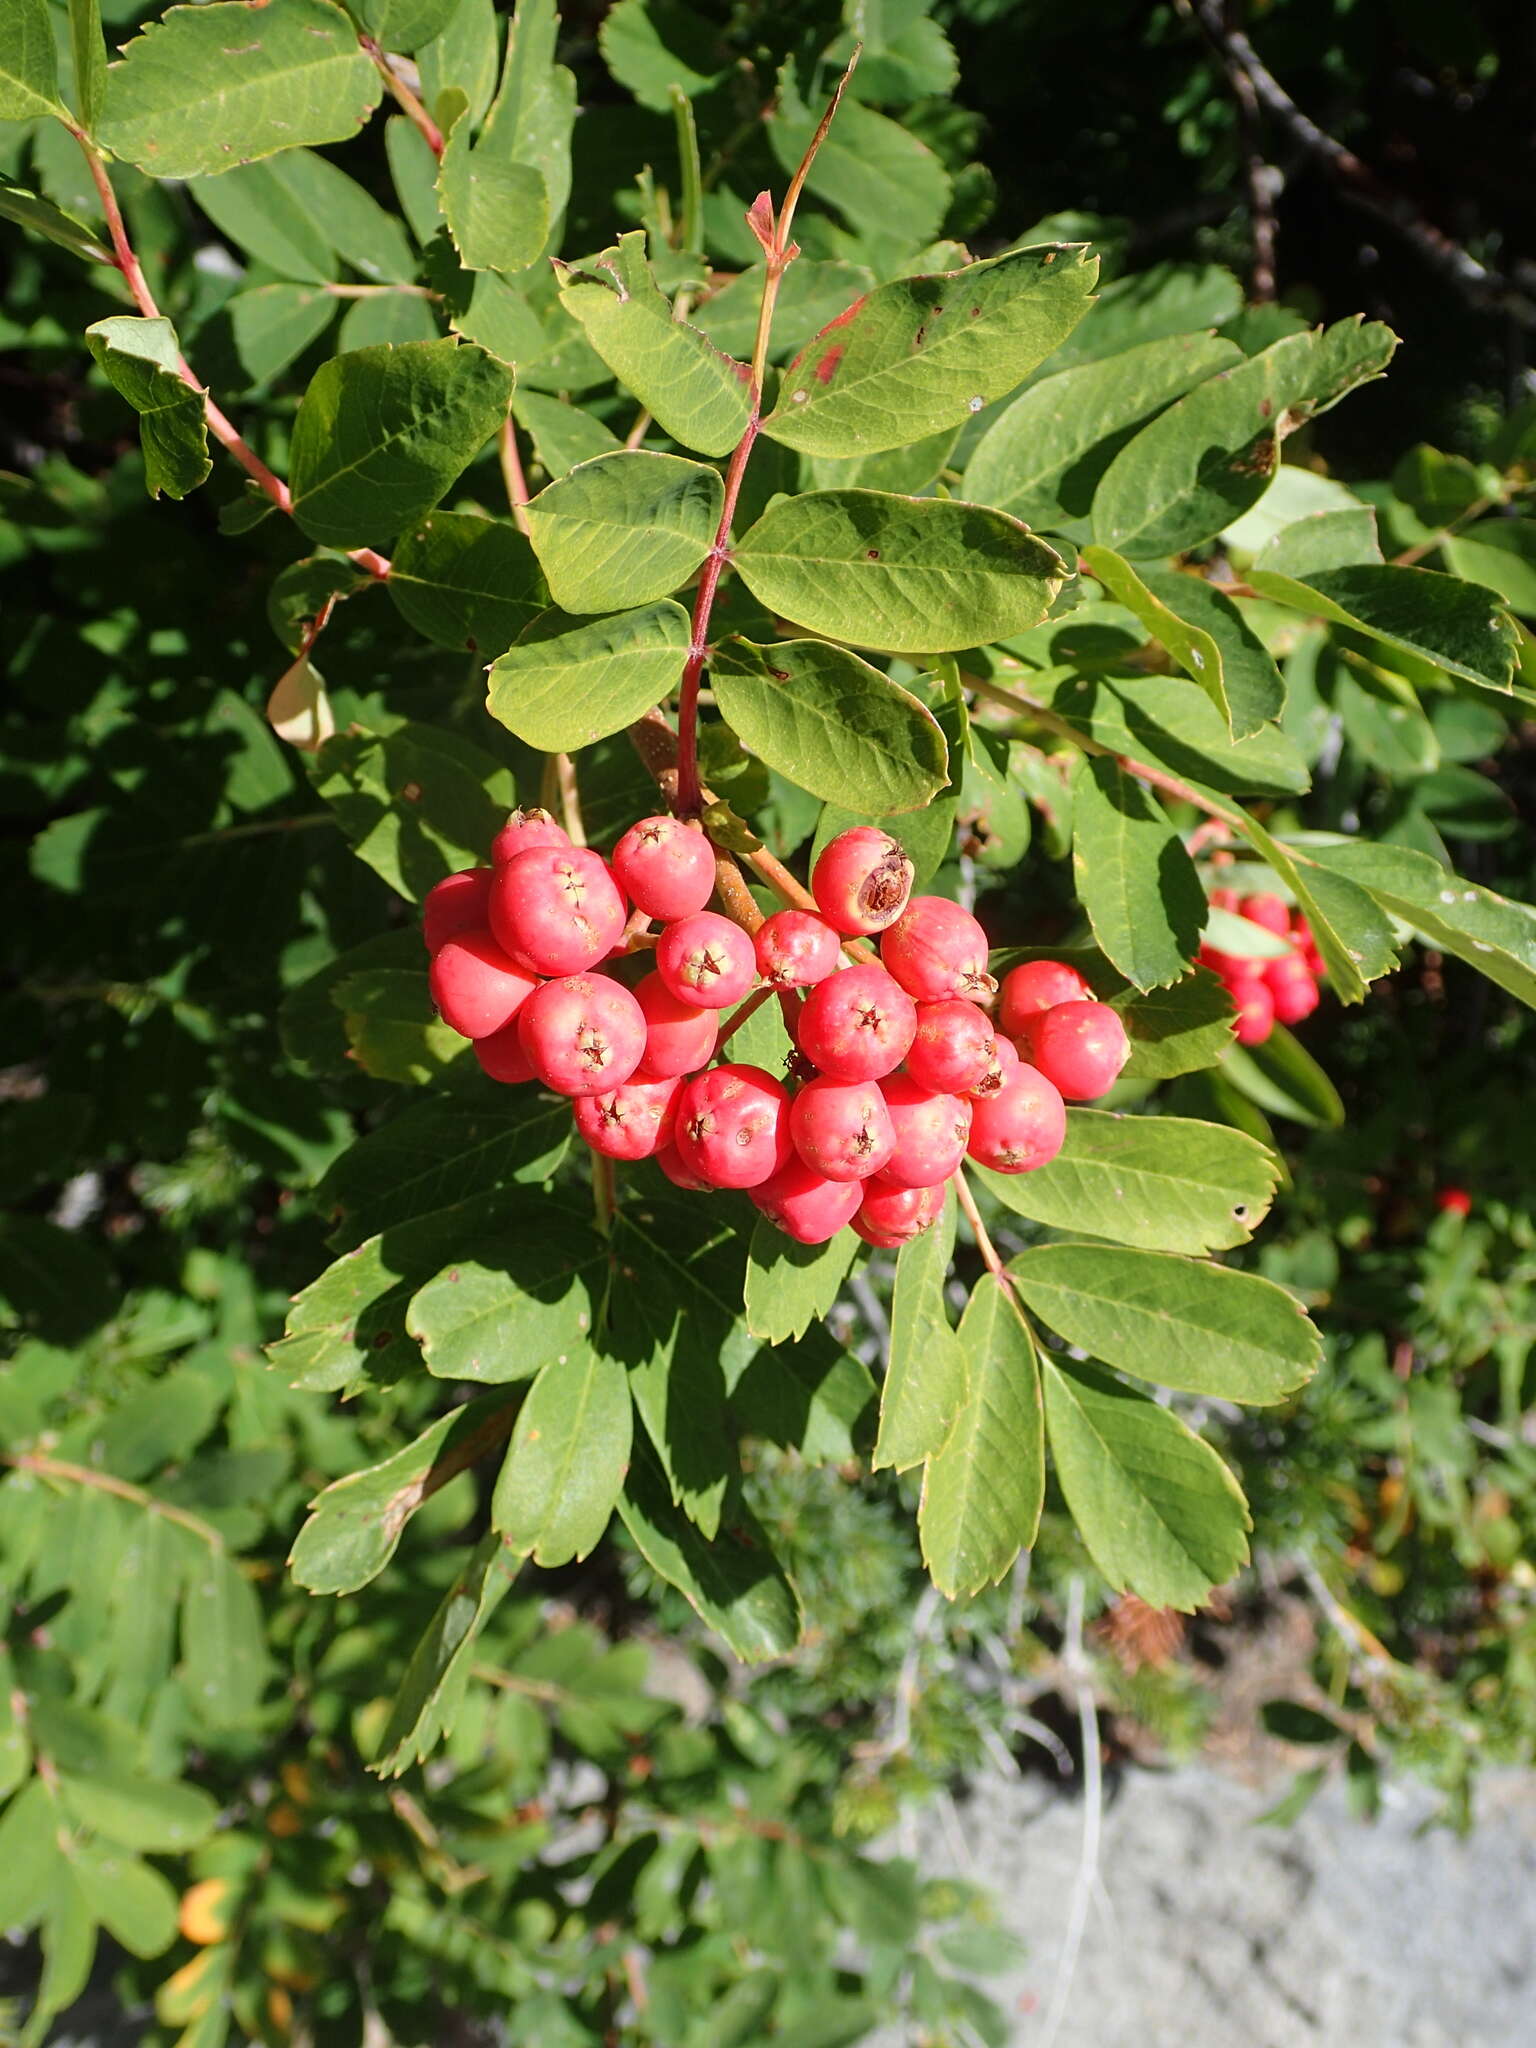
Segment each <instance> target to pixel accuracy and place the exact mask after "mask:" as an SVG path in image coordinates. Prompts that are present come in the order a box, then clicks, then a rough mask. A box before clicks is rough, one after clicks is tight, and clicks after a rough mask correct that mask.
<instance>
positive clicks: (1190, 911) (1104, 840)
mask: <svg viewBox="0 0 1536 2048" xmlns="http://www.w3.org/2000/svg"><path fill="white" fill-rule="evenodd" d="M1072 792H1073V794H1072V873H1073V877H1074V880H1075V882H1076V885H1077V894H1078V900H1079V902H1080V903H1081V904H1082V906H1083V909H1084V910H1085V911H1086V912H1087V914H1088V922H1089V923H1090V924H1091V925H1092V927H1093V935H1094V937H1095V938H1096V939H1097V940H1098V942H1099V945H1100V947H1101V948H1102V949H1103V951H1104V953H1105V954H1106V955H1107V956H1108V958H1109V959H1110V960H1111V961H1113V963H1114V964H1115V966H1116V967H1118V968H1119V970H1120V972H1121V973H1122V974H1123V975H1124V976H1125V977H1126V979H1127V980H1128V981H1130V982H1133V983H1134V984H1135V985H1136V987H1137V988H1139V989H1142V990H1147V989H1152V988H1164V987H1166V986H1167V985H1168V984H1169V983H1170V982H1175V981H1181V980H1182V979H1183V977H1184V976H1185V974H1187V973H1188V971H1189V963H1190V961H1191V960H1192V959H1193V958H1194V956H1195V952H1196V950H1197V948H1198V947H1199V944H1200V935H1201V932H1202V931H1203V930H1204V928H1205V920H1206V900H1205V891H1204V889H1203V888H1202V887H1201V885H1200V877H1199V876H1198V875H1197V874H1196V872H1195V864H1194V862H1193V861H1192V860H1191V859H1190V857H1189V855H1188V853H1187V852H1186V851H1185V848H1184V842H1183V840H1182V839H1181V838H1180V837H1179V835H1178V833H1177V832H1175V831H1174V829H1173V826H1172V825H1171V823H1170V822H1169V820H1168V816H1167V814H1166V812H1165V811H1164V810H1163V808H1162V806H1161V804H1159V803H1158V802H1157V800H1156V798H1155V797H1154V796H1152V795H1151V793H1150V792H1149V791H1147V790H1146V789H1144V788H1143V787H1142V785H1141V784H1140V783H1139V782H1137V781H1135V780H1134V779H1133V778H1132V777H1131V776H1129V775H1127V774H1126V772H1125V770H1124V769H1123V768H1122V767H1121V766H1120V764H1119V762H1118V761H1112V760H1109V759H1107V758H1106V757H1105V756H1104V755H1102V754H1094V755H1085V756H1083V757H1082V759H1081V761H1080V763H1079V766H1078V770H1077V773H1076V775H1075V776H1074V777H1073V782H1072Z"/></svg>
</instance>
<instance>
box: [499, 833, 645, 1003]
mask: <svg viewBox="0 0 1536 2048" xmlns="http://www.w3.org/2000/svg"><path fill="white" fill-rule="evenodd" d="M624 919H625V910H624V898H623V897H622V896H621V895H620V894H619V885H618V883H617V882H615V880H614V879H613V876H612V875H611V874H610V873H609V871H608V863H607V862H606V861H605V860H603V859H601V858H600V857H599V856H598V855H597V854H595V853H593V852H592V851H591V849H590V848H588V847H584V846H536V847H534V848H533V849H532V850H531V851H530V852H528V853H519V854H517V855H515V856H514V857H513V858H512V859H511V860H509V861H508V862H507V864H506V866H505V867H501V868H498V869H497V870H496V879H495V880H494V881H493V882H492V884H491V930H492V931H493V932H494V933H495V934H496V936H497V938H498V939H499V940H500V942H501V944H502V945H503V946H504V947H505V948H506V950H507V951H508V952H509V953H511V954H513V955H514V957H516V958H519V959H523V960H526V961H527V962H528V964H529V966H530V967H533V968H536V969H537V971H538V972H539V973H540V974H558V975H565V974H581V973H583V972H584V971H585V970H586V969H587V968H589V967H593V966H595V965H596V964H597V962H598V961H599V960H602V959H605V958H606V957H607V955H608V954H609V953H610V952H611V951H612V950H613V948H614V946H615V945H617V943H618V941H619V939H620V938H621V936H622V935H623V931H624Z"/></svg>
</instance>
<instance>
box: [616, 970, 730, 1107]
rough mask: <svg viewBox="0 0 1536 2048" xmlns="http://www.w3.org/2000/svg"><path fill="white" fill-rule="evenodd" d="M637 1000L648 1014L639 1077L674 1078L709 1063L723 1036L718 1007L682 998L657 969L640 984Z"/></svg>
mask: <svg viewBox="0 0 1536 2048" xmlns="http://www.w3.org/2000/svg"><path fill="white" fill-rule="evenodd" d="M635 1001H636V1002H637V1003H638V1004H639V1005H640V1008H641V1010H642V1011H643V1013H644V1015H645V1051H644V1052H643V1053H642V1054H641V1055H640V1064H639V1066H638V1067H636V1069H635V1073H634V1078H635V1079H636V1080H637V1081H667V1080H673V1079H675V1078H676V1077H677V1076H678V1075H680V1074H696V1073H698V1071H699V1070H700V1068H701V1067H707V1066H708V1065H709V1063H710V1061H711V1060H712V1059H713V1058H714V1056H715V1046H716V1044H717V1043H718V1042H719V1038H720V1018H719V1015H718V1013H717V1012H716V1011H714V1010H701V1009H700V1008H699V1006H698V1004H697V1003H684V1002H680V1001H679V1000H678V998H677V997H676V996H675V995H673V993H672V991H671V989H669V988H668V987H667V984H666V983H665V982H664V981H663V980H662V978H661V976H660V975H659V974H654V973H652V974H647V975H646V976H645V977H644V979H643V980H641V981H640V982H638V983H637V984H636V987H635Z"/></svg>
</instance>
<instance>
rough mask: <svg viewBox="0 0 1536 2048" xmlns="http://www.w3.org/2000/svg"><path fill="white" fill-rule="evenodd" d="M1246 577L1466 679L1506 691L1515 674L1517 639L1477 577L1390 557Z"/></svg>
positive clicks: (1280, 598)
mask: <svg viewBox="0 0 1536 2048" xmlns="http://www.w3.org/2000/svg"><path fill="white" fill-rule="evenodd" d="M1251 581H1252V585H1253V588H1254V589H1255V590H1256V591H1258V593H1259V595H1260V596H1261V597H1272V598H1274V599H1275V600H1276V601H1277V602H1278V603H1280V604H1289V605H1294V606H1295V607H1296V609H1297V610H1298V611H1303V612H1310V613H1311V614H1312V615H1313V616H1314V617H1316V618H1322V619H1328V620H1330V621H1331V622H1332V623H1333V624H1334V625H1336V626H1353V627H1355V628H1356V629H1357V630H1358V631H1360V632H1362V633H1368V634H1370V636H1371V637H1372V639H1375V640H1383V641H1385V642H1386V644H1387V645H1388V646H1389V647H1401V648H1403V649H1404V650H1405V651H1406V652H1407V653H1409V654H1417V655H1420V656H1422V657H1423V658H1424V659H1425V660H1426V661H1432V662H1434V663H1435V665H1436V666H1437V667H1439V668H1443V669H1448V670H1449V671H1450V673H1451V674H1452V675H1453V676H1464V677H1465V678H1466V679H1467V681H1468V682H1472V683H1485V684H1487V685H1488V687H1489V688H1490V689H1494V690H1507V689H1509V688H1510V686H1511V685H1512V683H1513V682H1514V680H1515V662H1516V657H1517V654H1518V650H1519V639H1518V636H1517V634H1516V631H1515V626H1514V621H1513V620H1512V619H1510V618H1509V617H1508V615H1507V614H1506V613H1505V612H1504V611H1503V610H1502V609H1501V607H1500V605H1499V602H1498V599H1497V597H1496V596H1495V595H1494V593H1493V592H1492V591H1490V590H1488V589H1487V588H1486V587H1485V586H1484V585H1482V584H1480V583H1463V582H1462V581H1461V579H1460V577H1457V576H1442V575H1441V574H1440V573H1439V571H1438V570H1435V569H1412V568H1404V567H1399V566H1398V565H1396V564H1395V563H1391V562H1357V563H1354V564H1353V565H1352V566H1350V567H1348V568H1343V569H1320V570H1317V571H1315V572H1314V573H1313V574H1311V575H1310V576H1308V577H1307V578H1306V580H1305V581H1304V582H1302V581H1299V580H1298V579H1297V578H1296V577H1294V576H1280V575H1275V574H1273V573H1272V572H1270V571H1268V570H1256V571H1255V572H1254V574H1253V576H1252V578H1251Z"/></svg>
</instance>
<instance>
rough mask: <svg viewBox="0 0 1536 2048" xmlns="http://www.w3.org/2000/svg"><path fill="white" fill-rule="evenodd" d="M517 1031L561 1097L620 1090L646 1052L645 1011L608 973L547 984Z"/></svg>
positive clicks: (526, 1010)
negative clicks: (614, 1089) (610, 978)
mask: <svg viewBox="0 0 1536 2048" xmlns="http://www.w3.org/2000/svg"><path fill="white" fill-rule="evenodd" d="M521 857H522V858H523V859H524V860H527V859H529V858H530V856H529V855H527V854H524V855H522V856H521ZM517 1029H518V1036H519V1037H520V1039H521V1040H522V1046H523V1051H524V1052H525V1053H527V1055H528V1058H529V1060H530V1061H531V1062H532V1064H533V1070H534V1072H535V1073H536V1074H537V1075H538V1077H539V1079H540V1080H541V1081H542V1082H543V1083H544V1084H545V1086H546V1087H549V1088H554V1089H556V1090H557V1091H558V1092H559V1093H560V1094H561V1095H601V1094H602V1093H603V1092H604V1091H605V1090H606V1089H609V1088H617V1087H619V1086H620V1084H621V1083H622V1082H625V1081H627V1080H628V1079H629V1077H630V1075H631V1074H633V1073H634V1071H635V1068H636V1067H637V1066H639V1064H640V1055H641V1053H642V1052H644V1050H645V1015H644V1012H643V1011H642V1010H641V1008H640V1005H639V1004H638V1003H637V1002H636V1001H635V999H634V997H633V996H632V995H631V994H630V992H629V990H628V989H627V988H622V987H621V986H620V985H619V983H618V982H616V981H610V980H609V978H608V976H607V975H606V974H568V975H565V976H563V977H562V978H561V979H560V980H558V981H546V982H545V983H544V985H543V987H542V988H540V989H536V990H535V991H534V993H533V994H532V995H531V996H530V997H529V998H528V1000H527V1002H526V1003H524V1005H523V1008H522V1012H521V1014H520V1016H519V1017H518V1020H517Z"/></svg>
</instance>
